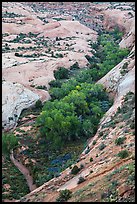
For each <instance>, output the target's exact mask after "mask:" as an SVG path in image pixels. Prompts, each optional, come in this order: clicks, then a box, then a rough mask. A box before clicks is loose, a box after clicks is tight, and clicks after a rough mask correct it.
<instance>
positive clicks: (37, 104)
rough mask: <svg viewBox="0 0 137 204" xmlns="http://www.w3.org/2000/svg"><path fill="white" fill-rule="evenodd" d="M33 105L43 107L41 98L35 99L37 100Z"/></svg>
mask: <svg viewBox="0 0 137 204" xmlns="http://www.w3.org/2000/svg"><path fill="white" fill-rule="evenodd" d="M35 107H36V108H42V107H43V105H42V102H41V100H37V101H36V103H35Z"/></svg>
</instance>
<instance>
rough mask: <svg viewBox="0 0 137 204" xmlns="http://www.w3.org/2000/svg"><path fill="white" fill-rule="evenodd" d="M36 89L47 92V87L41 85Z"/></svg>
mask: <svg viewBox="0 0 137 204" xmlns="http://www.w3.org/2000/svg"><path fill="white" fill-rule="evenodd" d="M35 88H36V89H44V90H47V87H46V86H45V85H43V86H42V85H39V86H36V87H35Z"/></svg>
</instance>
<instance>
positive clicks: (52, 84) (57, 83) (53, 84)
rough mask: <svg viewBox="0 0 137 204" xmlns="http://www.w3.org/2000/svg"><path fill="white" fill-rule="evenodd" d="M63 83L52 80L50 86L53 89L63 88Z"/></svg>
mask: <svg viewBox="0 0 137 204" xmlns="http://www.w3.org/2000/svg"><path fill="white" fill-rule="evenodd" d="M61 84H62V83H61V81H60V80H52V81H50V82H49V85H50V86H51V87H59V88H60V87H61Z"/></svg>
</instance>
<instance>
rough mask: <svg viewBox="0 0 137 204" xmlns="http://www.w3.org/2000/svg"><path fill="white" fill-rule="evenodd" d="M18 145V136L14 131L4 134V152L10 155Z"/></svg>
mask: <svg viewBox="0 0 137 204" xmlns="http://www.w3.org/2000/svg"><path fill="white" fill-rule="evenodd" d="M17 145H18V138H17V137H16V136H15V135H14V134H13V133H3V134H2V153H3V154H4V155H8V154H9V153H10V150H12V149H13V148H15V147H16V146H17Z"/></svg>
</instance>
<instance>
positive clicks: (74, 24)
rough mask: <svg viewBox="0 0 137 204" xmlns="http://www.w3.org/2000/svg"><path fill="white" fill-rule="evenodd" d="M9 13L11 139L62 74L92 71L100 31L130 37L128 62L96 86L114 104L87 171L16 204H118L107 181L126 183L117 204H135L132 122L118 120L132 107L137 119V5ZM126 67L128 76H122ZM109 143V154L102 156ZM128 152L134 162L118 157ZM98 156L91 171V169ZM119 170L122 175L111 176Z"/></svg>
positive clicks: (5, 82) (6, 81) (5, 100)
mask: <svg viewBox="0 0 137 204" xmlns="http://www.w3.org/2000/svg"><path fill="white" fill-rule="evenodd" d="M2 12H3V14H2V15H3V16H2V35H3V38H2V51H3V53H2V127H3V129H4V130H5V131H9V130H12V129H13V128H14V130H16V127H18V120H19V118H20V115H21V113H22V111H23V110H24V109H27V108H30V107H34V106H35V104H36V102H37V101H38V100H41V101H42V103H44V102H45V101H47V100H49V99H50V98H51V96H50V94H49V89H50V85H49V82H50V81H52V80H54V79H55V77H54V71H55V70H57V69H58V68H60V67H64V68H66V69H69V67H70V66H72V65H74V64H75V63H76V62H78V65H79V67H80V69H82V68H84V67H88V66H89V62H88V60H87V58H86V57H85V56H86V55H89V56H90V57H92V56H93V54H92V52H91V50H92V49H91V47H90V45H89V43H90V42H92V43H95V42H97V38H98V36H99V32H100V31H101V30H107V31H111V30H112V29H113V28H115V27H118V28H119V29H120V31H122V32H123V33H124V34H123V37H122V40H121V41H120V42H119V46H120V48H128V49H129V50H130V53H129V55H128V56H127V57H126V58H124V59H123V60H122V61H121V62H120V63H118V64H117V65H116V66H115V67H114V68H112V69H111V70H110V71H109V72H108V73H107V74H106V75H105V76H104V77H102V78H101V79H100V80H98V81H97V82H96V83H97V84H103V85H104V87H105V88H106V90H107V91H108V93H109V95H110V97H112V98H113V100H114V103H113V105H112V106H111V108H110V109H109V110H108V111H107V112H106V113H105V115H104V116H103V118H102V119H101V121H100V123H99V127H98V130H97V132H96V134H95V135H94V137H91V138H90V139H89V141H88V147H89V152H88V153H86V150H87V149H86V148H85V149H84V150H83V152H82V153H80V155H79V161H78V162H76V163H75V165H77V166H78V167H79V168H80V166H81V165H83V166H84V168H82V169H81V171H80V172H79V173H78V175H75V176H72V175H71V173H70V172H71V169H70V168H67V169H65V170H64V171H63V172H61V175H60V176H59V177H57V178H52V179H51V180H49V181H48V182H45V183H44V184H43V185H41V186H40V187H38V188H36V186H35V184H34V186H33V187H32V189H31V190H30V191H31V192H30V193H29V194H27V195H25V196H23V197H22V198H21V199H17V200H11V202H12V201H13V202H54V201H56V199H57V197H58V196H59V192H60V191H61V190H65V189H69V190H70V191H71V192H72V197H71V198H70V199H69V200H68V201H70V202H81V201H82V202H85V201H87V202H94V201H95V202H98V201H99V202H100V201H101V199H106V200H105V201H106V202H108V201H111V202H112V201H115V197H114V195H113V193H112V192H111V194H110V195H109V197H110V200H107V198H106V197H105V195H104V194H103V192H106V194H107V193H108V191H107V190H108V189H107V186H110V188H111V185H110V184H111V182H110V183H109V181H110V180H111V179H110V180H109V179H108V180H107V178H108V177H107V176H108V175H109V176H110V177H111V178H113V179H112V180H114V181H116V180H118V181H119V183H118V187H117V191H116V192H117V194H118V198H117V199H118V201H124V202H126V201H128V202H132V201H134V195H135V192H134V190H135V189H134V188H135V187H134V185H132V184H131V185H130V183H129V185H128V183H126V180H129V177H128V176H129V175H130V173H133V172H131V166H132V168H133V166H134V155H135V135H134V128H133V129H132V128H131V127H130V123H129V125H128V119H127V118H126V119H123V120H120V119H119V118H118V117H122V116H119V115H118V112H117V111H118V108H121V109H122V107H123V106H124V105H125V104H126V103H127V111H128V108H130V107H131V108H132V114H131V119H132V120H133V121H134V119H135V106H134V98H133V96H132V95H130V94H129V93H130V92H132V94H135V11H134V2H121V3H120V2H112V3H111V2H105V3H99V2H98V3H96V2H94V3H93V2H78V3H77V2H3V3H2ZM125 63H127V68H126V69H127V70H126V73H124V74H122V69H123V66H124V64H125ZM40 87H44V88H42V89H41V88H40ZM128 94H129V95H128ZM125 96H127V102H126V100H125ZM30 119H32V120H33V117H32V116H30ZM113 121H117V122H116V124H115V125H114V126H113V127H112V126H111V125H108V126H107V124H110V123H112V122H113ZM22 127H23V126H22ZM100 132H103V135H107V139H105V137H104V139H102V138H101V137H100V136H99V135H100ZM123 135H124V136H125V137H126V140H125V143H124V144H123V145H121V146H115V144H114V141H115V140H116V139H117V138H118V137H120V136H123ZM93 141H96V144H95V145H93ZM102 142H104V143H105V145H106V147H105V151H104V150H103V151H102V152H101V151H100V149H99V146H100V145H101V144H102ZM124 149H127V150H128V151H129V156H128V157H127V158H124V159H120V158H118V157H117V156H116V155H117V153H118V152H119V151H122V150H124ZM11 156H12V161H14V162H15V158H13V155H11ZM91 156H92V158H93V162H92V163H91V162H89V161H90V158H91ZM16 164H17V161H16ZM18 165H19V164H18ZM18 165H17V166H18ZM73 166H74V164H73V165H72V167H73ZM126 167H127V168H126ZM22 168H24V167H23V166H22ZM116 170H117V172H118V173H115V174H112V173H113V172H116ZM132 170H133V169H132ZM24 171H26V170H24ZM91 172H92V173H91ZM27 173H28V172H27ZM79 177H84V178H85V181H84V182H83V183H81V184H78V179H79ZM29 178H30V177H29ZM29 178H28V179H29ZM26 179H27V178H26ZM31 181H32V180H31ZM32 185H33V183H32ZM100 192H101V193H102V194H101V193H100ZM103 195H104V197H103ZM5 202H6V200H5Z"/></svg>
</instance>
